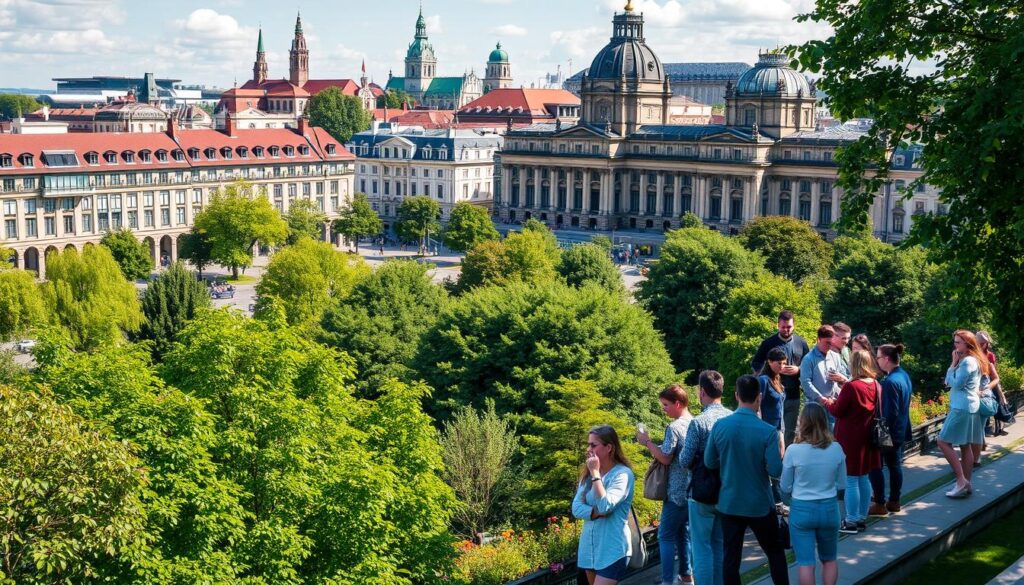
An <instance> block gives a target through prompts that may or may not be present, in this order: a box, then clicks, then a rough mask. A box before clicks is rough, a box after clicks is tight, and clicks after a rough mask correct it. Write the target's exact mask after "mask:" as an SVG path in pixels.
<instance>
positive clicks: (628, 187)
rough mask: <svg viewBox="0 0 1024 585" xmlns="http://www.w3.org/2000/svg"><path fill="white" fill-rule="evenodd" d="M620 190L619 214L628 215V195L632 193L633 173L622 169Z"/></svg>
mask: <svg viewBox="0 0 1024 585" xmlns="http://www.w3.org/2000/svg"><path fill="white" fill-rule="evenodd" d="M621 172H622V174H621V175H620V176H621V177H622V188H621V189H620V191H619V213H629V194H630V193H631V192H632V188H633V185H632V184H631V183H630V182H631V181H632V180H633V171H631V170H630V169H622V171H621Z"/></svg>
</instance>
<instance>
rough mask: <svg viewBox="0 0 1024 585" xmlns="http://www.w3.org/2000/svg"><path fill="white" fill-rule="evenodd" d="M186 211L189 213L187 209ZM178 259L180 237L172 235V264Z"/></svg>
mask: <svg viewBox="0 0 1024 585" xmlns="http://www.w3.org/2000/svg"><path fill="white" fill-rule="evenodd" d="M185 213H188V212H187V211H186V212H185ZM177 261H178V238H176V237H175V236H171V264H174V263H175V262H177Z"/></svg>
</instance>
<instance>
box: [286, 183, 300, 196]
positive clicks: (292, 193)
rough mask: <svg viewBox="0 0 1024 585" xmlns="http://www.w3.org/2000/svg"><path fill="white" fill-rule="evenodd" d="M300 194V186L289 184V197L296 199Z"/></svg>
mask: <svg viewBox="0 0 1024 585" xmlns="http://www.w3.org/2000/svg"><path fill="white" fill-rule="evenodd" d="M298 192H299V188H298V185H296V184H295V183H289V184H288V197H295V195H296V194H297V193H298Z"/></svg>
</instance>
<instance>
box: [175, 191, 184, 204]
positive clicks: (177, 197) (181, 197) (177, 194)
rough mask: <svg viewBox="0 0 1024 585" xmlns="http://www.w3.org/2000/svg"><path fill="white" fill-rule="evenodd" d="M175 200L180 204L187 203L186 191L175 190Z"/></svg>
mask: <svg viewBox="0 0 1024 585" xmlns="http://www.w3.org/2000/svg"><path fill="white" fill-rule="evenodd" d="M174 202H175V203H177V204H178V205H185V192H184V191H175V192H174Z"/></svg>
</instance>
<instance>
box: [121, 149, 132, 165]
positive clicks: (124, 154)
mask: <svg viewBox="0 0 1024 585" xmlns="http://www.w3.org/2000/svg"><path fill="white" fill-rule="evenodd" d="M121 158H123V159H124V162H126V163H128V164H135V153H134V152H132V151H130V150H126V151H124V152H122V153H121Z"/></svg>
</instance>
